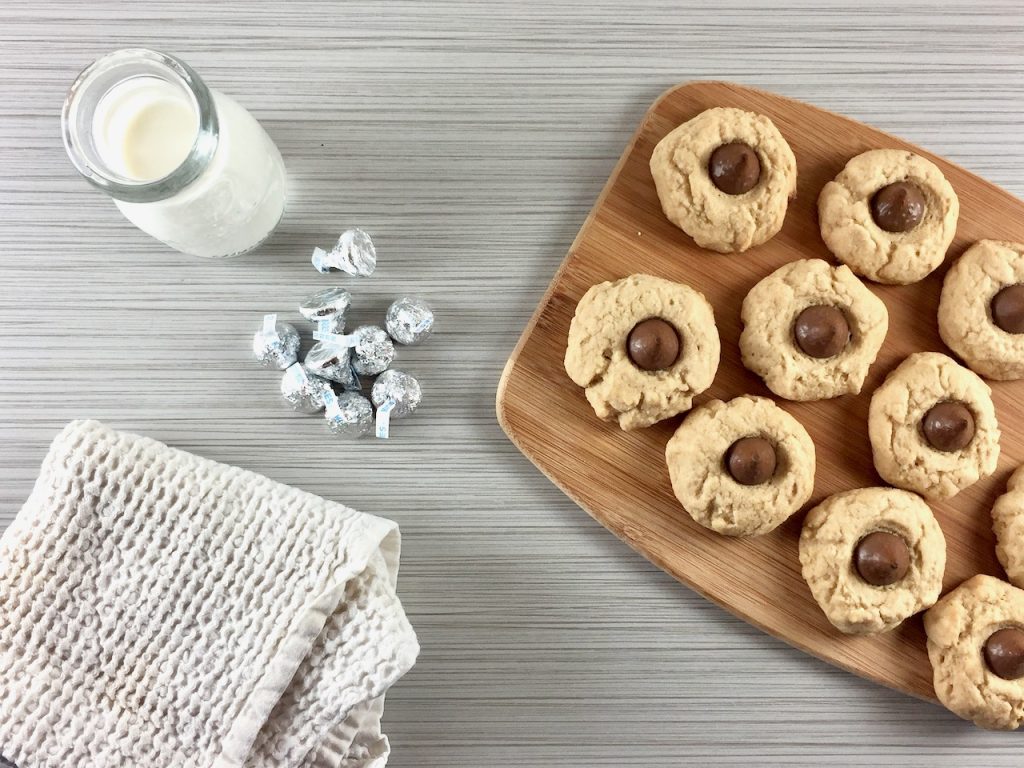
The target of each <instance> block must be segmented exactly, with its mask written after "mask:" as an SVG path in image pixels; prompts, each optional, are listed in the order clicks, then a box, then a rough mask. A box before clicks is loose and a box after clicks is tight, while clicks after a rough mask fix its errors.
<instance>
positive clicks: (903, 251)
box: [818, 149, 960, 285]
mask: <svg viewBox="0 0 1024 768" xmlns="http://www.w3.org/2000/svg"><path fill="white" fill-rule="evenodd" d="M897 182H907V183H910V184H912V185H914V187H916V188H917V189H918V190H919V191H920V193H921V194H922V195H923V197H924V214H923V218H922V219H921V221H920V223H919V224H917V226H916V227H914V228H913V229H911V230H909V231H907V232H889V231H886V230H885V229H882V228H881V227H880V226H879V225H878V224H877V223H876V222H875V219H874V217H873V216H872V211H871V201H872V198H873V197H874V195H875V193H876V192H878V190H880V189H882V188H883V187H886V186H887V185H889V184H893V183H897ZM959 215H960V203H959V201H958V200H957V197H956V193H955V192H954V191H953V187H952V186H950V184H949V182H948V181H946V178H945V177H944V176H943V175H942V171H940V170H939V169H938V168H937V167H936V166H935V165H934V164H933V163H931V162H930V161H928V160H925V159H924V158H923V157H921V156H920V155H915V154H914V153H912V152H907V151H905V150H901V149H876V150H872V151H870V152H865V153H863V154H861V155H857V156H856V157H854V158H853V159H852V160H850V161H849V162H848V163H847V164H846V167H845V168H844V169H843V170H842V172H840V174H839V175H838V176H836V178H835V179H834V180H833V181H830V182H829V183H828V184H826V185H825V187H824V188H823V189H822V190H821V195H820V196H819V197H818V220H819V224H820V226H821V237H822V239H823V240H824V241H825V244H826V245H827V246H828V248H829V250H830V251H832V253H833V254H834V255H835V257H836V258H837V259H839V260H840V261H841V262H843V263H844V264H848V265H849V266H850V268H851V269H853V271H854V272H856V273H857V274H860V275H863V276H864V277H867V278H868V279H870V280H875V281H877V282H880V283H897V284H901V285H903V284H907V283H914V282H917V281H918V280H920V279H921V278H923V277H924V276H925V275H927V274H928V273H929V272H931V271H932V270H933V269H935V268H936V267H937V266H939V264H941V263H942V260H943V259H944V258H945V256H946V249H947V248H949V244H950V243H951V242H952V241H953V235H954V234H955V232H956V221H957V217H958V216H959Z"/></svg>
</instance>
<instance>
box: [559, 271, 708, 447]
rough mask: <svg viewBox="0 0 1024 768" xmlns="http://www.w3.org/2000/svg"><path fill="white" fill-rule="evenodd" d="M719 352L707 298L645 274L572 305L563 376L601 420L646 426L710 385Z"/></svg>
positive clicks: (683, 408) (603, 287) (601, 287)
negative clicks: (582, 391)
mask: <svg viewBox="0 0 1024 768" xmlns="http://www.w3.org/2000/svg"><path fill="white" fill-rule="evenodd" d="M719 352H720V345H719V341H718V329H717V328H716V327H715V316H714V312H713V311H712V309H711V305H710V304H709V303H708V301H707V299H705V298H704V296H703V295H702V294H700V293H698V292H697V291H695V290H693V289H692V288H690V287H689V286H686V285H682V284H681V283H673V282H671V281H669V280H663V279H662V278H660V277H651V276H650V275H631V276H629V277H626V278H623V279H621V280H617V281H615V282H613V283H611V282H609V283H601V284H599V285H595V286H593V287H592V288H590V290H588V291H587V292H586V294H584V296H583V298H582V299H580V302H579V304H578V305H577V306H576V314H575V316H574V317H573V319H572V323H571V325H570V326H569V343H568V346H567V348H566V351H565V370H566V372H567V373H568V374H569V377H570V378H571V379H572V380H573V381H574V382H576V383H577V384H578V385H579V386H581V387H585V388H586V395H587V400H589V401H590V404H591V405H592V406H593V408H594V412H595V413H596V414H597V415H598V416H599V417H600V418H602V419H607V420H612V419H617V420H618V422H619V426H620V427H621V428H622V429H637V428H640V427H648V426H650V425H651V424H654V423H655V422H657V421H661V420H662V419H667V418H669V417H670V416H675V415H676V414H677V413H682V412H683V411H687V410H689V409H690V406H691V404H692V403H693V397H694V395H697V394H700V393H701V392H703V391H704V390H705V389H707V388H708V387H710V386H711V382H712V381H713V380H714V378H715V372H716V371H717V370H718V358H719Z"/></svg>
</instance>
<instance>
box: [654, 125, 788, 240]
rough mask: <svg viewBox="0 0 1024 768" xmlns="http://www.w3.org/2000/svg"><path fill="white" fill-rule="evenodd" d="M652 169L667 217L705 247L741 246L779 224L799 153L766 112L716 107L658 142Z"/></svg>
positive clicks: (774, 230)
mask: <svg viewBox="0 0 1024 768" xmlns="http://www.w3.org/2000/svg"><path fill="white" fill-rule="evenodd" d="M651 175H652V176H654V184H655V187H657V190H658V198H659V199H660V200H661V207H662V210H663V211H664V212H665V216H667V217H668V219H669V221H671V222H672V223H673V224H675V225H676V226H677V227H679V228H680V229H681V230H683V231H684V232H685V233H686V234H688V235H689V236H690V237H692V238H693V239H694V241H695V242H696V243H697V245H699V246H701V247H702V248H710V249H711V250H713V251H719V252H721V253H733V252H738V251H745V250H747V249H748V248H751V247H752V246H755V245H760V244H761V243H763V242H765V241H766V240H769V239H771V238H772V237H773V236H774V235H775V233H777V232H778V231H779V230H780V229H781V228H782V222H783V220H784V219H785V217H786V206H787V205H788V203H789V199H790V198H791V197H793V196H794V195H795V194H796V158H795V157H793V151H792V150H791V149H790V148H789V145H788V144H787V143H786V140H785V139H784V138H782V134H781V133H779V130H778V129H777V128H776V127H775V125H774V124H773V123H772V121H771V120H769V119H768V118H767V117H765V116H764V115H758V114H755V113H753V112H745V111H743V110H742V109H732V108H725V107H718V108H715V109H709V110H707V111H705V112H701V113H700V114H699V115H697V116H696V117H695V118H693V119H692V120H690V121H689V122H686V123H683V124H682V125H680V126H679V127H678V128H676V129H675V130H674V131H672V132H671V133H669V134H668V135H667V136H666V137H665V138H663V139H662V140H661V141H660V142H658V146H656V147H655V148H654V154H653V155H651Z"/></svg>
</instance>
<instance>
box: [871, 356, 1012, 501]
mask: <svg viewBox="0 0 1024 768" xmlns="http://www.w3.org/2000/svg"><path fill="white" fill-rule="evenodd" d="M868 436H869V437H870V438H871V451H872V454H873V456H874V461H875V469H877V470H878V474H879V475H881V476H882V479H883V480H885V481H886V482H887V483H890V484H891V485H895V486H897V487H899V488H906V489H907V490H911V491H916V492H917V493H920V494H921V495H922V496H925V497H926V498H931V499H947V498H950V497H951V496H955V495H956V494H957V493H959V492H960V491H962V490H963V489H964V488H966V487H967V486H969V485H973V484H974V483H976V482H977V481H978V480H980V479H981V478H982V477H987V476H988V475H991V474H992V473H993V472H994V471H995V469H996V461H997V460H998V459H999V425H998V423H997V422H996V412H995V408H994V407H993V405H992V393H991V390H990V389H989V388H988V386H987V385H986V384H985V382H984V381H982V380H981V378H979V377H978V375H977V374H975V373H973V372H972V371H969V370H967V369H966V368H964V367H963V366H961V365H958V364H957V363H956V361H954V360H953V359H952V358H950V357H947V356H946V355H942V354H939V353H938V352H918V353H916V354H913V355H910V356H909V357H908V358H907V359H906V360H904V361H903V362H902V363H900V365H899V367H897V368H896V370H894V371H893V372H892V373H890V374H889V376H888V377H887V378H886V380H885V381H884V382H883V383H882V385H881V386H880V387H879V388H878V389H877V390H875V392H874V394H873V395H872V396H871V406H870V407H869V409H868Z"/></svg>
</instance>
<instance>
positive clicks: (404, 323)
mask: <svg viewBox="0 0 1024 768" xmlns="http://www.w3.org/2000/svg"><path fill="white" fill-rule="evenodd" d="M384 325H385V327H386V328H387V330H388V333H389V334H391V338H392V339H394V340H395V341H397V342H398V343H399V344H419V343H420V342H421V341H423V340H424V339H425V338H427V337H428V336H429V335H430V334H431V332H432V331H433V330H434V310H432V309H431V308H430V305H429V304H427V302H425V301H424V300H423V299H420V298H417V297H415V296H403V297H401V298H400V299H398V300H396V301H395V302H394V303H392V305H391V306H390V307H388V312H387V315H386V317H385V323H384Z"/></svg>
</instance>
